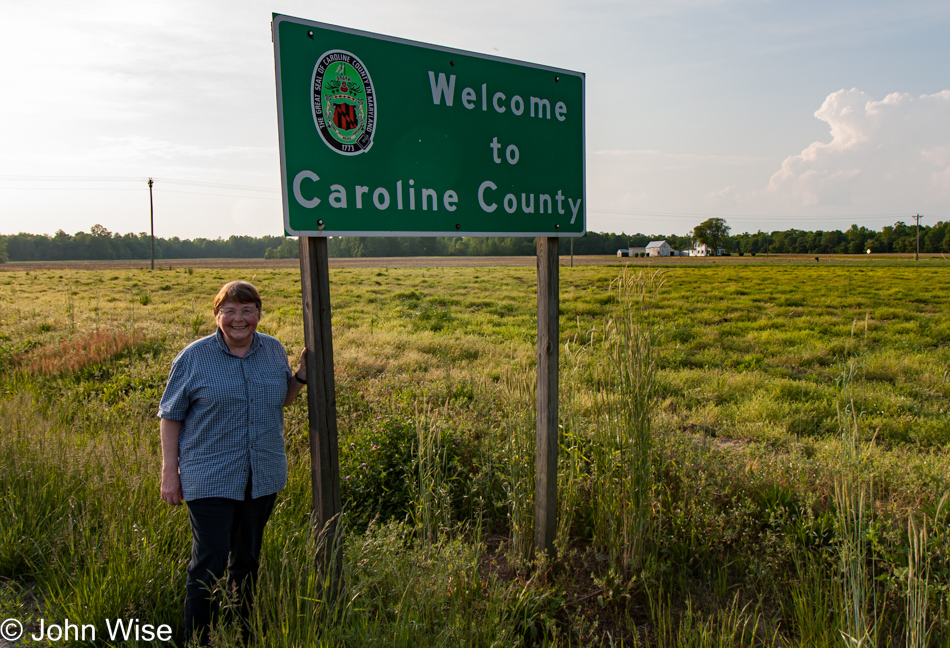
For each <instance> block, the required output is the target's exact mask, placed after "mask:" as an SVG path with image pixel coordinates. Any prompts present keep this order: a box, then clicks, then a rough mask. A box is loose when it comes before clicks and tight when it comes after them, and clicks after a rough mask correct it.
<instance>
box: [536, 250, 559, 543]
mask: <svg viewBox="0 0 950 648" xmlns="http://www.w3.org/2000/svg"><path fill="white" fill-rule="evenodd" d="M559 270H560V267H559V259H558V239H557V238H556V237H550V238H548V237H541V236H539V237H538V390H537V391H538V412H537V437H536V441H537V445H536V454H535V477H534V545H535V549H536V550H537V553H538V555H539V556H540V555H541V554H542V553H546V554H547V555H548V556H549V557H551V558H553V557H554V538H555V535H556V534H557V450H558V438H557V437H558V429H557V393H558V351H559V322H558V301H559V295H558V292H559V288H560V285H559Z"/></svg>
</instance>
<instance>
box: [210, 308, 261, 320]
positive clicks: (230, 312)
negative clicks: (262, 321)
mask: <svg viewBox="0 0 950 648" xmlns="http://www.w3.org/2000/svg"><path fill="white" fill-rule="evenodd" d="M239 313H240V315H241V317H243V318H244V319H251V318H253V317H257V316H258V315H259V314H260V313H259V312H258V310H257V309H256V308H254V307H252V306H245V307H244V308H242V309H241V310H238V309H236V308H222V309H221V310H219V311H218V314H219V315H222V316H223V317H226V318H227V319H232V318H234V317H235V316H237V315H238V314H239Z"/></svg>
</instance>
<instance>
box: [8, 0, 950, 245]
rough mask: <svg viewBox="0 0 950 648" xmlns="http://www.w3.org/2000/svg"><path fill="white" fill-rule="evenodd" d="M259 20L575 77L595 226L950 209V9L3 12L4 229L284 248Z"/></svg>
mask: <svg viewBox="0 0 950 648" xmlns="http://www.w3.org/2000/svg"><path fill="white" fill-rule="evenodd" d="M272 12H277V13H283V14H287V15H291V16H296V17H300V18H307V19H311V20H319V21H322V22H327V23H331V24H337V25H343V26H346V27H351V28H355V29H361V30H366V31H370V32H377V33H382V34H387V35H392V36H397V37H401V38H408V39H412V40H417V41H423V42H428V43H434V44H438V45H445V46H449V47H455V48H459V49H465V50H472V51H475V52H482V53H487V54H492V55H495V56H502V57H509V58H513V59H518V60H524V61H530V62H534V63H542V64H546V65H551V66H556V67H562V68H568V69H572V70H577V71H581V72H584V73H586V75H587V85H586V107H587V201H588V205H587V214H588V229H590V230H594V231H610V232H620V231H625V232H627V233H633V232H637V231H639V232H643V233H680V234H685V233H687V232H688V231H689V230H690V229H692V227H693V226H694V225H696V224H697V223H699V222H700V221H702V220H704V219H706V218H709V217H710V216H719V217H723V218H725V219H726V220H727V221H728V223H729V225H730V226H731V227H732V229H733V231H734V232H743V231H756V230H758V229H762V230H774V229H788V228H791V227H795V228H799V229H810V230H814V229H845V228H847V227H848V226H850V224H851V223H858V224H860V225H866V226H868V227H871V228H873V229H880V228H881V227H882V226H884V225H888V224H892V223H894V222H895V221H897V220H904V221H909V217H910V216H911V215H913V214H915V213H918V212H919V213H921V214H923V216H924V218H923V221H922V222H923V223H925V224H933V223H935V222H936V221H938V220H948V218H950V74H948V70H950V38H948V37H947V35H948V34H950V3H948V2H947V1H946V0H940V1H929V0H922V1H919V2H918V1H914V0H904V1H902V2H896V1H894V2H880V1H875V0H862V1H861V2H857V1H855V2H850V1H849V2H836V1H833V0H823V1H822V2H817V1H813V0H797V1H795V2H791V1H789V0H786V1H782V2H780V1H778V0H774V1H771V0H675V1H670V2H647V1H636V0H627V1H598V0H587V1H586V2H560V1H557V0H554V1H547V2H538V1H522V0H504V1H496V0H480V1H479V2H472V1H468V2H456V1H453V0H438V1H435V0H420V1H408V0H407V1H403V0H385V1H380V0H362V1H360V2H348V3H347V2H339V1H338V0H334V1H333V2H325V1H323V0H309V1H308V2H298V1H287V0H280V1H277V2H267V3H265V2H258V1H251V0H244V1H242V0H229V1H228V2H223V1H220V0H210V1H207V2H201V1H195V0H191V1H189V2H185V1H183V0H159V1H158V2H152V3H137V2H128V1H127V0H125V1H123V2H118V1H115V2H113V1H109V0H97V1H96V2H81V1H80V2H76V1H75V0H70V1H65V0H29V1H27V0H4V1H3V2H2V3H0V70H2V75H0V79H2V85H0V88H2V90H0V233H3V234H10V233H15V232H20V231H26V232H34V233H53V232H55V231H56V230H59V229H63V230H65V231H66V232H68V233H70V234H72V233H75V232H77V231H88V230H89V228H90V227H91V226H92V225H93V224H96V223H100V224H102V225H104V226H105V227H106V228H108V229H109V230H112V231H114V232H122V233H125V232H141V231H147V230H148V228H149V202H148V187H147V185H146V179H147V178H148V177H149V176H151V177H154V178H155V183H156V184H155V188H154V191H155V212H156V215H155V233H156V234H157V235H159V236H163V237H169V236H180V237H182V238H193V237H198V236H203V237H210V238H216V237H218V236H222V237H225V238H226V237H228V236H230V235H232V234H250V235H258V236H259V235H262V234H281V233H282V232H283V227H282V213H281V203H280V194H279V186H280V177H279V158H278V144H277V116H276V101H275V89H274V55H273V46H272V44H271V39H270V20H271V14H272Z"/></svg>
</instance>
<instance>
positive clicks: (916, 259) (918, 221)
mask: <svg viewBox="0 0 950 648" xmlns="http://www.w3.org/2000/svg"><path fill="white" fill-rule="evenodd" d="M914 218H916V219H917V252H916V253H915V254H914V261H920V214H917V215H916V216H914Z"/></svg>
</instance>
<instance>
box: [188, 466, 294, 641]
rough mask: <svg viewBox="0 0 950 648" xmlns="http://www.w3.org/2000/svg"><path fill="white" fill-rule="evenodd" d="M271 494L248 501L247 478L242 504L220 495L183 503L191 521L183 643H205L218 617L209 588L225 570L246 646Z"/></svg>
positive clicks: (249, 488)
mask: <svg viewBox="0 0 950 648" xmlns="http://www.w3.org/2000/svg"><path fill="white" fill-rule="evenodd" d="M276 498H277V495H276V494H273V495H265V496H264V497H258V498H257V499H251V483H250V480H248V485H247V490H246V491H245V493H244V500H243V501H240V500H232V499H225V498H222V497H209V498H203V499H195V500H191V501H190V502H188V519H189V521H190V522H191V561H190V562H189V563H188V580H187V582H186V584H185V628H184V639H185V641H186V642H187V641H188V640H190V639H191V638H192V637H197V638H198V640H199V643H200V644H201V645H207V643H208V640H209V633H208V629H209V627H210V626H211V622H212V621H213V620H214V618H215V617H216V616H217V601H216V599H215V598H214V597H213V596H212V590H213V589H214V587H215V584H216V583H217V581H218V580H219V579H220V578H221V577H222V576H224V571H225V567H227V572H228V579H227V593H228V596H229V598H230V599H231V601H232V602H233V603H234V605H235V606H236V607H237V610H238V611H239V612H240V615H241V622H242V629H243V632H244V639H245V643H246V642H247V640H248V638H249V629H248V617H249V616H250V610H251V604H252V602H253V598H254V583H255V582H256V581H257V568H258V567H259V565H260V563H259V558H260V555H261V541H262V538H263V537H264V525H265V524H267V519H268V518H269V517H270V514H271V511H272V510H273V509H274V500H275V499H276Z"/></svg>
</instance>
